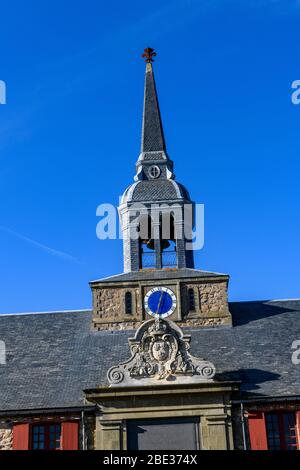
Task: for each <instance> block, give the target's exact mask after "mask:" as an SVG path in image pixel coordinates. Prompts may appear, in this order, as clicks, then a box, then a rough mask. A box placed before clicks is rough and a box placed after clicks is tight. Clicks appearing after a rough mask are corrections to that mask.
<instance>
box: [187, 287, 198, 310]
mask: <svg viewBox="0 0 300 470" xmlns="http://www.w3.org/2000/svg"><path fill="white" fill-rule="evenodd" d="M188 301H189V312H194V311H195V310H196V304H195V291H194V289H193V288H190V289H189V290H188Z"/></svg>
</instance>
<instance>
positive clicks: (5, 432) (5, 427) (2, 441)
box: [0, 421, 12, 450]
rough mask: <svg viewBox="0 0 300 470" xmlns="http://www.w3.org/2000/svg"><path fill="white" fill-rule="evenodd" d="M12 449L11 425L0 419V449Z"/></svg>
mask: <svg viewBox="0 0 300 470" xmlns="http://www.w3.org/2000/svg"><path fill="white" fill-rule="evenodd" d="M11 449H12V425H11V424H10V423H7V422H1V421H0V450H11Z"/></svg>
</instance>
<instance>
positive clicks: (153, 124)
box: [141, 64, 166, 152]
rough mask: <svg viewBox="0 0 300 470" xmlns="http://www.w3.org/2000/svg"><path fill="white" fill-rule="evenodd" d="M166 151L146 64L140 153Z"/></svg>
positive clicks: (148, 67)
mask: <svg viewBox="0 0 300 470" xmlns="http://www.w3.org/2000/svg"><path fill="white" fill-rule="evenodd" d="M160 150H163V151H165V150H166V144H165V138H164V131H163V126H162V122H161V116H160V109H159V104H158V99H157V93H156V85H155V80H154V73H153V70H152V65H151V64H147V66H146V76H145V90H144V112H143V127H142V142H141V152H157V151H160Z"/></svg>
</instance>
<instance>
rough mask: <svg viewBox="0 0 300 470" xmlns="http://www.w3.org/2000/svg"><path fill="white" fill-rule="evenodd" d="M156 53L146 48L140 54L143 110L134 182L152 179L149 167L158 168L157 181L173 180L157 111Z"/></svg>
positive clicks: (158, 110)
mask: <svg viewBox="0 0 300 470" xmlns="http://www.w3.org/2000/svg"><path fill="white" fill-rule="evenodd" d="M155 56H156V52H154V49H152V48H151V47H147V48H146V49H145V50H144V53H143V54H142V57H143V58H145V62H146V74H145V87H144V109H143V119H142V139H141V153H140V156H139V159H138V161H137V164H136V170H137V174H136V176H135V178H134V179H135V181H138V180H145V179H149V178H150V179H153V176H152V175H151V174H150V175H149V168H150V166H151V167H152V168H153V167H154V166H158V168H159V176H157V178H159V179H173V178H174V175H173V162H172V161H171V160H170V159H169V157H168V155H167V151H166V142H165V137H164V130H163V125H162V119H161V114H160V109H159V102H158V97H157V90H156V84H155V78H154V72H153V66H152V62H153V57H155Z"/></svg>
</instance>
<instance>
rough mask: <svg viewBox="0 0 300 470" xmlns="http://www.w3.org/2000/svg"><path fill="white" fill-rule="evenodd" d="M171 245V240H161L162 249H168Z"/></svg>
mask: <svg viewBox="0 0 300 470" xmlns="http://www.w3.org/2000/svg"><path fill="white" fill-rule="evenodd" d="M169 246H170V242H169V240H162V241H161V249H162V250H166V249H167V248H169Z"/></svg>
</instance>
